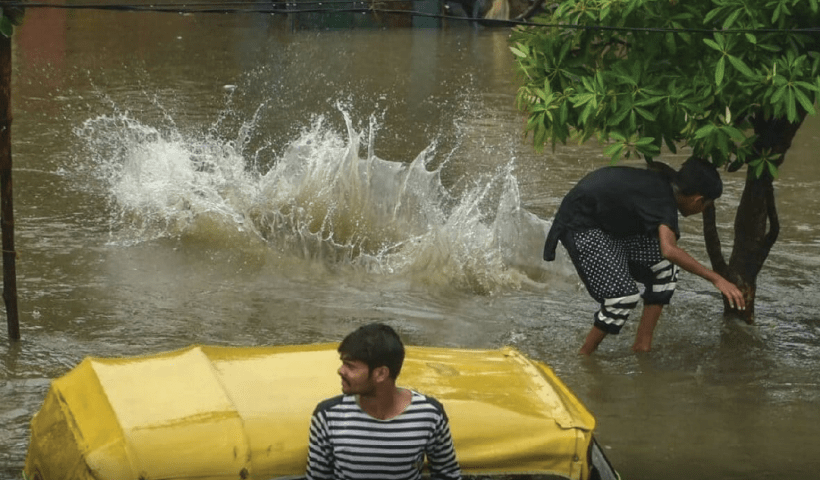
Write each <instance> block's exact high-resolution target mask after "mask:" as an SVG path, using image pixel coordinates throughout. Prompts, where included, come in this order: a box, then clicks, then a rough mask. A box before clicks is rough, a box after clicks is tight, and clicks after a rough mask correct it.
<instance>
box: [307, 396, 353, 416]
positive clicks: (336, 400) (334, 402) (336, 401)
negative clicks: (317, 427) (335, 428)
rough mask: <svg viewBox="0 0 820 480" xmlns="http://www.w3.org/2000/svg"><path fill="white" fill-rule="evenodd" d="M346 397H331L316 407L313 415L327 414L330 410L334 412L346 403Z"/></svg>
mask: <svg viewBox="0 0 820 480" xmlns="http://www.w3.org/2000/svg"><path fill="white" fill-rule="evenodd" d="M345 397H346V396H345V395H336V396H335V397H330V398H327V399H325V400H322V401H321V402H319V404H318V405H316V409H315V410H314V411H313V414H314V415H315V414H317V413H319V412H327V411H328V410H333V409H334V408H336V407H339V406H341V405H343V404H344V403H345Z"/></svg>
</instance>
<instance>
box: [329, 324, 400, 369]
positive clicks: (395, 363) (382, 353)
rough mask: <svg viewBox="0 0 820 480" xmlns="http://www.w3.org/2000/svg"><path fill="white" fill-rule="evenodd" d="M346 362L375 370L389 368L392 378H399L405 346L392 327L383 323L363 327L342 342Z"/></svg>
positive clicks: (341, 352) (342, 353) (340, 349)
mask: <svg viewBox="0 0 820 480" xmlns="http://www.w3.org/2000/svg"><path fill="white" fill-rule="evenodd" d="M338 351H339V354H341V356H342V359H344V360H357V361H360V362H364V363H366V364H367V367H368V368H369V369H370V370H371V371H372V370H373V369H374V368H378V367H387V369H388V370H389V371H390V378H392V379H393V380H395V379H396V377H398V376H399V372H401V366H402V364H403V363H404V345H403V344H402V343H401V338H399V335H398V334H397V333H396V331H395V330H393V329H392V328H391V327H390V326H388V325H385V324H383V323H371V324H369V325H363V326H361V327H359V328H358V329H356V330H355V331H353V332H352V333H350V334H349V335H348V336H346V337H345V338H344V340H342V343H341V344H340V345H339V348H338Z"/></svg>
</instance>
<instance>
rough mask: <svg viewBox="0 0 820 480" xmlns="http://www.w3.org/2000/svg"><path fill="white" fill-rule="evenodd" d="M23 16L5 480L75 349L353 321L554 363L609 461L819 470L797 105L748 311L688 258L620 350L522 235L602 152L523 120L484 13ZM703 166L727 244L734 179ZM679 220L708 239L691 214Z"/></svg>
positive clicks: (661, 469)
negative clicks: (537, 132)
mask: <svg viewBox="0 0 820 480" xmlns="http://www.w3.org/2000/svg"><path fill="white" fill-rule="evenodd" d="M34 12H42V13H37V14H36V15H31V16H30V17H29V18H28V20H27V23H26V24H25V25H24V26H23V27H22V28H21V29H20V32H19V35H17V36H16V37H15V60H14V61H15V76H14V82H15V88H14V95H15V98H14V108H15V124H14V125H15V126H14V152H15V153H14V154H15V157H14V160H15V189H16V190H15V194H16V197H17V198H16V199H15V207H16V208H17V246H18V249H19V252H20V260H18V289H19V295H20V300H19V304H20V309H21V312H20V314H21V327H22V335H23V341H22V342H21V343H20V344H8V343H6V344H0V394H2V397H3V399H4V402H3V403H2V404H0V421H1V422H2V424H3V425H4V426H6V428H4V429H2V430H0V477H2V478H7V477H8V478H17V477H16V475H18V472H19V470H20V469H21V467H22V463H23V460H24V458H25V452H26V448H27V441H28V438H27V435H28V422H29V421H30V418H31V415H32V414H33V413H34V412H36V411H37V409H38V408H39V406H40V404H41V402H42V399H43V396H44V394H45V391H46V390H47V388H48V382H49V379H51V378H53V377H56V376H59V375H62V374H63V373H65V372H66V371H67V370H68V369H70V368H71V367H72V366H73V365H75V364H76V363H77V362H79V361H80V360H81V359H82V358H83V357H85V356H88V355H93V356H119V355H134V354H140V353H146V352H156V351H160V350H168V349H174V348H180V347H184V346H187V345H189V344H192V343H205V344H222V345H262V344H289V343H307V342H317V341H335V340H338V339H340V338H341V337H342V336H343V335H345V334H346V333H348V332H349V331H350V330H352V329H353V328H354V327H356V326H358V325H360V324H362V323H365V322H371V321H384V322H388V323H390V324H392V325H394V326H396V327H397V329H398V330H399V331H400V332H401V334H402V336H403V337H404V339H405V341H406V342H407V343H410V344H418V345H444V346H466V347H490V348H495V347H499V346H501V345H505V344H510V345H514V346H516V347H517V348H519V349H520V350H522V351H524V352H525V353H527V354H529V355H531V356H533V357H535V358H537V359H539V360H543V361H545V362H547V363H549V364H550V365H552V366H553V367H554V368H555V370H556V372H557V373H558V374H559V375H560V376H561V377H562V378H563V379H564V380H565V381H566V382H567V383H568V384H569V386H570V387H571V388H572V389H574V390H575V391H576V393H577V394H578V395H579V397H581V399H582V401H583V402H584V403H585V404H586V405H587V406H588V407H589V408H590V409H591V410H592V411H593V413H594V414H595V415H596V417H597V419H598V435H599V437H600V439H601V443H602V444H603V445H605V447H606V448H607V449H608V450H607V453H608V454H609V456H610V457H611V459H612V460H613V462H614V463H615V464H616V466H617V467H618V468H619V470H620V471H621V473H622V474H623V476H624V478H629V479H656V478H672V479H674V478H715V479H718V478H720V479H724V478H738V479H739V478H782V477H787V478H791V477H800V476H804V477H805V476H811V475H810V472H814V471H816V469H817V468H818V466H820V460H818V459H817V458H816V455H815V454H814V453H815V452H814V449H813V445H815V443H816V442H815V438H816V435H817V433H820V432H818V427H817V425H818V424H820V423H818V420H820V409H818V408H817V407H818V403H820V384H818V382H817V379H816V375H815V374H814V373H813V372H816V371H817V369H818V367H820V340H818V338H819V337H820V321H818V316H817V313H816V312H817V308H818V306H820V301H818V299H817V294H816V293H817V291H818V290H819V289H818V286H819V285H820V284H819V283H818V280H817V277H816V275H813V273H814V272H815V271H816V267H817V266H818V262H820V260H818V259H820V244H818V242H817V240H816V238H817V236H818V235H817V233H818V228H819V227H820V225H818V221H817V215H816V212H817V210H818V208H820V205H818V202H820V200H818V199H817V197H816V196H813V195H811V192H812V191H813V190H815V189H816V188H817V187H818V184H820V171H818V169H817V168H816V164H815V163H813V158H812V155H811V154H812V153H813V152H814V151H815V150H816V149H817V146H818V144H820V138H818V137H820V134H818V124H820V123H819V122H818V120H817V119H816V118H810V119H809V120H808V121H807V123H806V125H805V126H804V127H803V129H802V130H801V132H800V133H799V135H798V138H796V139H795V142H794V145H795V146H794V149H793V151H792V152H791V153H790V156H789V158H788V159H787V162H786V164H785V165H784V168H783V172H782V176H781V178H780V180H779V181H778V185H777V191H778V202H779V206H780V218H781V222H782V224H783V228H782V231H781V235H780V239H779V240H778V243H777V244H776V245H775V248H774V249H773V251H772V253H771V255H770V259H769V261H768V263H767V265H766V268H764V270H763V272H762V274H761V277H760V285H759V291H758V295H759V299H758V304H757V305H756V307H757V324H756V325H754V326H747V325H745V324H740V323H737V322H735V321H733V320H727V319H723V318H722V317H721V307H722V306H721V303H720V301H719V298H718V297H717V293H716V292H715V291H714V289H713V288H712V287H711V286H710V285H708V284H706V283H705V282H703V281H702V280H700V279H699V278H697V277H693V276H691V275H684V276H682V278H681V282H680V284H679V290H678V292H677V293H676V295H675V298H674V300H673V302H672V305H670V307H669V308H668V309H667V310H666V311H665V313H664V317H663V319H662V322H661V325H660V326H659V328H658V332H657V339H656V351H654V352H652V353H651V354H649V355H641V356H636V355H633V354H632V353H631V352H630V351H629V347H628V346H629V345H631V338H630V337H631V336H632V335H633V334H634V331H633V329H634V323H635V322H634V320H633V321H632V322H630V323H628V324H627V326H626V327H625V330H624V334H623V335H622V336H621V337H620V338H617V337H616V338H610V339H607V341H606V342H605V344H604V345H603V347H602V349H601V351H600V352H599V353H598V354H597V355H596V356H595V357H594V358H592V359H580V358H578V357H577V355H576V354H575V352H576V349H577V348H578V346H579V345H580V342H581V340H582V339H583V335H584V334H585V333H586V331H587V330H588V327H589V321H591V315H592V312H593V311H594V310H595V306H594V305H593V303H592V300H591V299H589V297H588V296H587V294H586V292H585V291H584V290H583V288H582V287H581V286H580V285H579V282H578V279H577V277H576V275H575V273H574V271H573V269H572V266H571V264H570V262H569V261H568V260H567V258H566V257H565V256H563V252H562V251H561V250H560V249H559V254H561V255H562V256H561V257H560V258H559V260H558V261H557V262H555V263H553V264H546V263H544V262H542V261H541V260H540V248H541V242H542V241H543V237H544V232H545V229H546V228H548V222H549V218H550V216H551V215H552V213H553V212H554V210H555V208H556V207H557V204H558V202H559V201H560V199H561V196H562V195H563V194H564V193H565V192H566V191H567V190H568V189H569V188H570V186H571V185H572V184H573V182H575V181H576V180H577V179H578V178H580V177H581V176H582V175H583V174H584V173H586V172H588V171H590V170H591V169H592V168H595V167H596V166H600V165H603V164H605V163H606V161H607V160H606V159H605V158H603V157H602V156H601V155H600V152H599V149H597V148H596V147H595V146H580V147H579V146H573V145H569V146H562V147H559V148H558V149H556V151H555V152H547V153H544V154H535V153H534V152H533V151H532V149H531V148H530V147H529V146H528V144H527V142H526V141H523V140H522V139H521V131H522V127H523V125H522V119H521V116H520V115H519V114H518V113H517V112H516V111H515V110H514V108H513V96H514V93H515V84H514V82H513V77H512V63H511V59H510V58H509V53H508V51H507V49H506V43H505V42H506V35H505V32H503V31H486V30H474V29H460V30H457V31H447V30H444V31H439V30H423V31H422V30H396V31H342V32H297V33H294V32H292V31H290V30H289V29H287V28H286V29H280V28H277V26H276V25H275V22H266V21H263V20H262V19H260V18H255V17H235V16H207V15H204V16H203V15H195V16H161V17H156V16H152V15H151V14H127V15H124V14H116V13H100V12H82V13H76V14H66V13H65V12H59V11H55V12H51V13H46V12H47V11H45V10H42V11H40V10H35V11H34ZM58 12H59V13H58ZM214 32H219V34H218V35H215V34H214ZM666 157H667V158H666V160H667V161H669V162H670V163H672V164H676V163H677V162H679V161H680V160H681V159H682V156H679V157H676V156H671V155H667V156H666ZM724 179H725V182H726V189H725V190H726V194H725V197H726V198H723V199H721V202H720V205H719V211H718V220H719V222H720V228H721V232H722V234H723V235H724V242H728V241H729V240H728V239H729V238H730V236H729V235H730V229H731V224H732V221H733V219H732V208H733V207H734V206H735V205H736V204H737V201H738V199H739V197H740V191H741V189H742V176H741V174H726V175H725V176H724ZM682 227H683V231H684V236H683V238H682V243H683V245H684V246H685V247H687V248H689V249H691V251H692V252H693V254H694V255H695V256H697V257H698V258H701V259H705V258H706V256H705V252H704V250H703V246H702V241H701V239H700V225H699V222H698V221H697V220H687V221H683V223H682ZM329 374H333V372H329Z"/></svg>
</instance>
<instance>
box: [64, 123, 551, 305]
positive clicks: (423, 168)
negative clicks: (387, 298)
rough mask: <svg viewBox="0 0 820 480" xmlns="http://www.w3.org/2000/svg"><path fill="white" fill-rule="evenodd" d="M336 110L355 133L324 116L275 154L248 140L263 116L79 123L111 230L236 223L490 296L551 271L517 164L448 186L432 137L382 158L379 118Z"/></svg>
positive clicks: (176, 229) (341, 257) (361, 263)
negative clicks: (229, 128) (361, 120)
mask: <svg viewBox="0 0 820 480" xmlns="http://www.w3.org/2000/svg"><path fill="white" fill-rule="evenodd" d="M340 112H341V115H342V116H343V117H344V121H345V125H346V131H343V132H339V131H337V130H334V129H333V128H332V127H330V126H329V125H328V123H329V122H327V121H326V119H325V117H323V116H319V117H317V118H316V119H315V120H314V121H313V122H312V123H311V124H310V125H309V126H308V127H306V128H305V129H304V130H303V131H302V132H301V133H300V134H299V135H297V136H296V138H294V139H293V140H292V141H291V142H290V143H289V145H288V146H287V148H285V149H284V152H283V153H282V154H281V155H278V156H277V157H276V158H271V159H270V160H269V161H260V155H262V156H264V152H259V151H256V152H253V153H252V154H251V153H248V152H246V150H247V145H248V142H249V138H250V137H251V135H250V133H252V132H253V130H254V127H255V125H256V121H257V117H256V116H255V117H254V118H253V119H251V121H250V122H248V123H246V124H244V125H242V127H241V128H240V129H239V133H238V135H237V138H236V139H230V140H226V139H222V138H219V137H217V134H216V132H215V131H214V130H213V129H211V130H210V131H209V132H208V133H205V134H201V135H200V134H196V133H184V132H182V131H181V130H180V129H179V128H177V127H176V126H175V125H173V124H172V125H171V126H169V127H166V128H164V129H161V128H157V127H153V126H149V125H146V124H144V123H142V122H139V121H137V120H135V119H133V118H132V117H131V116H129V115H128V114H126V113H115V114H113V115H105V116H100V117H96V118H93V119H90V120H88V121H86V122H85V123H84V124H83V125H82V126H81V127H80V128H78V129H77V134H78V136H79V137H80V139H81V140H82V142H83V144H84V145H86V146H87V148H88V150H89V153H90V155H91V157H92V158H93V159H94V165H95V166H94V172H95V175H96V177H97V178H98V179H99V180H100V181H101V182H102V183H103V184H104V185H105V190H106V192H107V194H108V196H109V200H110V204H111V210H112V237H113V238H114V240H113V241H117V242H121V243H125V244H129V243H135V242H143V241H149V240H153V239H157V238H162V237H179V236H184V235H202V234H207V235H210V236H225V237H229V236H234V235H236V232H237V231H239V232H242V233H243V234H245V235H247V236H251V237H254V238H257V239H258V240H260V241H261V242H263V243H264V244H265V245H268V248H274V249H277V250H280V251H283V252H289V254H291V255H295V256H297V257H298V256H301V257H304V258H308V259H314V260H319V261H321V262H324V263H325V264H326V265H328V266H329V267H330V268H331V269H333V268H337V267H341V266H345V267H353V268H358V269H362V270H363V271H365V272H367V273H368V274H379V275H398V276H405V277H409V278H411V279H412V280H414V281H418V282H422V283H426V284H429V285H433V286H450V287H456V288H459V289H464V290H467V291H471V292H476V293H481V294H488V293H493V292H497V291H500V290H503V289H506V288H516V287H518V286H520V285H521V283H522V282H532V281H538V280H539V279H540V278H541V277H543V275H544V274H545V269H544V265H545V264H544V263H543V262H542V261H541V260H540V250H541V247H542V245H543V239H544V238H545V235H546V229H547V227H548V225H547V224H546V222H544V221H542V220H541V219H539V218H538V217H536V216H535V215H533V214H531V213H529V212H527V211H526V210H525V209H523V208H522V207H521V205H520V196H519V191H518V183H517V179H516V178H515V175H514V166H513V163H512V162H511V163H510V164H508V165H506V166H505V167H503V168H501V169H499V171H496V172H488V173H487V174H486V175H484V176H482V177H480V179H479V180H475V181H474V182H473V183H472V184H471V185H470V186H468V187H467V188H464V189H463V191H462V192H460V193H459V194H458V195H457V196H456V195H455V194H453V193H452V192H451V191H449V190H448V189H447V188H445V186H444V185H443V184H442V181H441V169H442V168H443V166H439V167H437V168H435V169H431V168H430V165H431V163H432V160H433V159H434V158H435V154H436V152H435V145H431V146H429V147H428V148H427V149H425V150H424V151H422V152H420V153H419V154H418V155H417V156H416V157H415V158H414V159H412V160H410V161H388V160H384V159H381V158H379V157H378V156H377V155H376V154H375V152H374V146H373V145H374V140H375V137H376V134H377V131H378V129H379V126H380V125H379V121H378V120H376V119H375V117H371V118H370V122H369V127H368V129H367V131H358V130H357V129H356V128H355V127H354V125H353V121H352V120H351V118H350V115H349V114H348V113H347V111H346V110H345V109H343V108H340ZM257 114H258V111H257ZM269 154H270V155H273V153H269ZM261 164H268V165H272V167H270V168H269V169H267V171H260V167H259V166H258V165H261ZM203 224H207V225H208V228H203V227H202V225H203ZM202 232H207V233H202ZM226 243H227V244H230V242H226Z"/></svg>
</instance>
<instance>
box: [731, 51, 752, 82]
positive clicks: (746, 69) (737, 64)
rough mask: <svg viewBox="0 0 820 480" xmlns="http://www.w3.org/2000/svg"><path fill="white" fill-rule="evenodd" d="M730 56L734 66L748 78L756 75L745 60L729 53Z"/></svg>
mask: <svg viewBox="0 0 820 480" xmlns="http://www.w3.org/2000/svg"><path fill="white" fill-rule="evenodd" d="M728 57H729V62H731V63H732V66H733V67H735V68H736V69H737V70H738V71H739V72H740V73H742V74H743V75H745V76H746V77H748V78H755V77H756V75H755V74H754V72H753V71H752V69H751V68H749V66H748V65H746V64H745V63H744V62H743V60H741V59H740V58H738V57H735V56H733V55H728Z"/></svg>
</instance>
